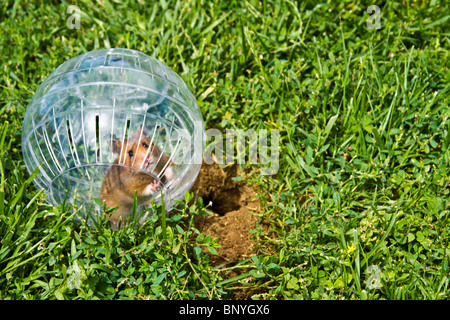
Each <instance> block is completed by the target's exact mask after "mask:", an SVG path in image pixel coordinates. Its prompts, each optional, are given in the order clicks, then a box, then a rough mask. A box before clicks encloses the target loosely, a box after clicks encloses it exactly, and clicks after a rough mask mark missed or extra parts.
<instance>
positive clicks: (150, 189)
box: [143, 180, 161, 196]
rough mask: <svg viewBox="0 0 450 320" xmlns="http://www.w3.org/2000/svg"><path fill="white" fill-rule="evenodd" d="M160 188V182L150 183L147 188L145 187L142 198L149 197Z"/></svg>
mask: <svg viewBox="0 0 450 320" xmlns="http://www.w3.org/2000/svg"><path fill="white" fill-rule="evenodd" d="M160 187H161V181H159V180H155V181H153V182H152V183H150V184H149V185H148V186H146V187H145V189H144V192H143V194H144V196H151V195H152V194H154V193H155V192H156V191H158V190H159V188H160Z"/></svg>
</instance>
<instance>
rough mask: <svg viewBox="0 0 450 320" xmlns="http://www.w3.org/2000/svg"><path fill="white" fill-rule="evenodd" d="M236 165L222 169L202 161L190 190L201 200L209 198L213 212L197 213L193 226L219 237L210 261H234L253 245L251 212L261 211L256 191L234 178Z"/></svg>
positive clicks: (236, 173)
mask: <svg viewBox="0 0 450 320" xmlns="http://www.w3.org/2000/svg"><path fill="white" fill-rule="evenodd" d="M239 176H240V172H239V167H238V166H237V165H235V164H233V165H230V166H226V167H224V168H223V169H222V168H221V167H220V166H219V165H217V164H215V163H214V164H213V165H207V164H204V165H203V166H202V169H201V170H200V173H199V176H198V178H197V180H196V182H195V183H194V186H193V187H192V189H191V191H194V192H197V191H198V195H199V196H200V197H202V198H203V203H205V204H206V203H208V202H209V201H211V202H212V206H211V207H209V210H210V211H212V212H213V214H212V215H208V216H203V217H199V218H197V220H196V227H197V228H198V229H199V230H200V232H203V233H204V234H206V235H211V236H212V237H213V238H218V239H219V243H220V244H221V246H222V247H221V248H219V249H218V250H217V251H218V256H213V257H212V259H213V262H214V263H215V264H220V263H223V262H229V261H236V260H240V259H243V258H246V257H248V256H250V255H251V249H252V246H253V240H252V236H251V234H250V233H249V232H250V231H251V230H253V229H254V228H255V226H256V221H257V219H258V218H257V217H256V216H255V215H252V214H251V212H260V211H261V206H260V203H259V199H258V198H257V193H256V191H255V190H253V189H252V188H251V187H250V186H249V185H248V184H247V183H246V182H245V181H235V180H233V179H232V178H234V177H239Z"/></svg>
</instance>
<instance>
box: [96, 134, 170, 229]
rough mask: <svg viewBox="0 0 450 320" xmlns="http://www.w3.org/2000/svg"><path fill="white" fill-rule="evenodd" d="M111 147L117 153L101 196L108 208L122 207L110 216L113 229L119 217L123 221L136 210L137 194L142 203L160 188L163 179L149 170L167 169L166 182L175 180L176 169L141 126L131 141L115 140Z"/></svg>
mask: <svg viewBox="0 0 450 320" xmlns="http://www.w3.org/2000/svg"><path fill="white" fill-rule="evenodd" d="M141 132H142V134H141ZM111 147H112V150H113V152H114V153H117V154H118V156H117V158H116V160H115V161H114V164H113V165H111V167H110V168H109V170H108V172H107V173H106V175H105V178H104V179H103V183H102V187H101V191H100V199H101V201H102V202H103V203H105V204H106V206H107V207H116V206H119V208H118V209H117V211H116V212H114V213H113V214H111V215H110V216H109V219H110V221H111V225H112V227H113V229H114V230H117V229H118V228H119V219H120V218H122V220H124V219H125V218H126V216H127V215H128V214H129V213H130V212H131V210H132V209H133V202H134V194H135V193H136V195H137V201H138V205H141V204H144V203H145V202H146V201H148V200H150V199H151V198H152V196H153V194H154V193H155V192H157V191H158V190H159V189H160V187H161V181H160V180H159V179H156V178H155V177H154V176H152V175H150V174H148V173H147V172H146V171H147V170H151V169H152V168H154V169H153V170H152V173H153V174H156V175H159V174H160V173H161V172H162V170H164V169H165V171H164V175H163V177H162V179H163V182H165V181H169V180H172V179H173V176H174V172H173V164H172V163H169V164H168V165H167V162H168V161H169V157H168V156H167V155H164V154H161V151H160V150H159V149H158V147H156V146H155V145H153V144H152V143H151V141H150V139H149V138H148V135H147V132H146V130H145V129H142V126H140V127H139V128H138V129H137V130H136V132H135V133H134V134H133V136H132V137H131V138H130V139H128V140H124V141H120V140H112V146H111ZM155 164H156V166H155ZM166 165H167V166H166Z"/></svg>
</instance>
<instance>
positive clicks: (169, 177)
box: [164, 167, 174, 180]
mask: <svg viewBox="0 0 450 320" xmlns="http://www.w3.org/2000/svg"><path fill="white" fill-rule="evenodd" d="M164 175H165V176H166V179H167V180H172V179H173V176H174V173H173V170H172V167H168V168H167V169H166V171H165V172H164Z"/></svg>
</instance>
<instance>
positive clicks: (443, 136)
mask: <svg viewBox="0 0 450 320" xmlns="http://www.w3.org/2000/svg"><path fill="white" fill-rule="evenodd" d="M72 4H75V5H77V6H78V7H79V9H80V16H79V17H80V20H79V28H77V26H75V25H74V24H73V22H74V20H73V19H74V18H76V17H74V16H73V14H74V11H71V10H69V11H68V8H69V6H70V5H72ZM372 4H374V3H372V2H370V1H327V2H321V3H319V1H317V2H315V1H299V2H296V1H293V0H292V1H291V0H285V1H281V0H273V1H265V0H261V1H254V0H248V1H218V0H217V1H201V0H192V1H180V0H178V1H166V0H161V1H158V2H149V3H146V2H145V1H126V0H125V1H119V0H117V1H116V0H111V1H108V0H103V1H100V0H99V1H94V2H92V3H91V1H84V0H78V1H76V2H72V1H70V2H68V1H62V3H59V2H57V1H31V0H30V1H27V0H23V1H18V0H16V1H12V0H6V1H3V2H2V4H1V5H0V18H1V19H0V26H1V32H2V36H1V38H0V52H1V54H0V59H1V60H0V62H1V69H0V85H1V86H0V95H1V99H0V100H1V101H0V119H1V122H0V173H1V180H0V239H1V245H0V299H5V300H6V299H67V300H73V299H236V298H239V299H244V298H245V299H261V300H263V299H450V292H449V289H450V285H449V268H450V266H449V263H450V248H449V238H450V217H449V209H450V198H449V193H450V167H449V165H448V164H449V161H450V148H449V144H450V119H449V117H450V109H449V98H448V96H449V91H450V73H449V65H450V56H449V52H450V40H449V39H450V37H449V36H450V33H449V30H450V28H449V27H450V7H449V4H448V3H446V1H436V0H430V1H421V0H418V1H409V0H403V1H384V2H383V3H380V4H378V9H377V11H371V13H368V7H369V6H370V5H372ZM72 9H73V8H72ZM75 13H76V12H75ZM378 14H379V21H377V19H376V18H377V15H378ZM68 20H69V21H68ZM74 26H75V28H74ZM109 47H124V48H132V49H136V50H139V51H142V52H144V53H146V54H149V55H151V56H154V57H155V58H157V59H159V60H161V61H163V62H165V63H166V64H167V65H168V66H169V67H170V68H172V69H173V70H175V71H176V72H177V73H178V74H179V75H180V76H181V77H182V78H183V80H184V81H185V82H186V83H187V84H188V86H189V87H190V88H191V90H192V92H193V93H194V95H195V97H196V98H197V101H198V104H199V106H200V108H201V111H202V114H203V117H204V120H205V126H206V128H207V129H208V128H217V129H219V130H221V131H222V132H225V130H226V129H243V130H247V129H254V130H261V129H267V130H269V131H270V130H278V132H279V137H280V140H279V170H278V172H277V173H276V174H273V175H261V174H260V173H261V168H262V165H261V164H249V163H244V164H242V165H241V167H242V169H243V170H245V172H246V173H247V174H246V175H245V177H243V179H244V180H245V181H246V182H247V183H248V184H250V185H252V186H253V187H254V188H255V189H256V190H258V198H259V200H260V203H261V208H262V210H261V211H260V212H258V213H255V215H257V218H258V222H257V224H256V227H255V229H254V230H252V231H251V235H252V237H253V240H254V243H255V246H254V249H253V255H252V256H251V257H248V258H245V259H242V260H240V261H234V262H233V263H228V264H220V265H217V264H214V263H212V261H213V256H214V254H215V253H216V252H217V250H218V249H219V242H218V239H216V238H213V237H211V236H207V235H205V234H203V233H202V232H200V231H199V230H198V229H197V228H196V226H195V219H196V217H199V216H202V215H207V214H208V207H207V205H206V203H204V201H202V199H201V198H196V197H195V195H194V194H187V195H186V200H187V201H186V202H185V203H187V202H191V203H192V204H191V205H185V203H180V204H179V206H178V209H177V210H173V211H171V212H169V213H167V214H166V213H164V210H163V208H160V210H161V215H159V216H158V215H154V216H153V218H152V219H151V220H149V222H148V223H147V224H145V225H143V226H141V227H139V228H137V229H133V228H125V229H123V230H120V231H118V232H114V231H112V230H111V228H110V226H109V224H108V221H106V220H102V221H100V222H99V223H98V225H97V226H96V227H95V228H90V227H89V226H87V225H86V223H84V222H82V223H81V224H76V223H74V215H73V214H72V210H71V209H70V207H68V206H67V205H66V204H64V203H63V204H61V205H60V206H57V207H53V206H50V205H48V204H47V203H46V202H45V197H44V195H43V193H42V191H40V190H38V189H36V187H35V186H34V185H33V184H32V183H31V181H32V178H33V176H29V175H28V174H27V172H26V169H25V165H24V161H23V158H22V153H21V136H20V134H21V130H22V129H21V126H22V119H23V116H24V114H25V111H26V108H27V105H28V104H29V102H30V101H31V99H32V97H33V94H34V93H35V91H36V89H37V87H38V85H39V84H40V83H41V82H42V81H43V80H44V79H45V77H47V76H48V75H49V74H50V73H51V72H52V71H53V70H54V69H55V68H56V67H57V66H58V65H60V64H61V63H63V62H64V61H66V60H68V59H70V58H72V57H75V56H77V55H79V54H82V53H85V52H87V51H90V50H95V49H101V48H109ZM237 179H240V178H237ZM192 198H194V201H191V200H192Z"/></svg>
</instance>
